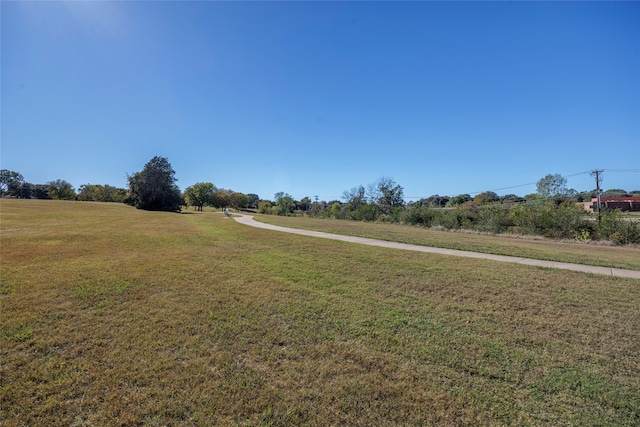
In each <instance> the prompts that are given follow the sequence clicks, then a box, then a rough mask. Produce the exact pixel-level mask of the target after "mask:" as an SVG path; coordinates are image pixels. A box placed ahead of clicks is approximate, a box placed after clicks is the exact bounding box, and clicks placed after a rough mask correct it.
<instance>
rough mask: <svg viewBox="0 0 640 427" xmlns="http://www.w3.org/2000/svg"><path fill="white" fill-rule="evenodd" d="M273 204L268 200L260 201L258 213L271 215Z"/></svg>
mask: <svg viewBox="0 0 640 427" xmlns="http://www.w3.org/2000/svg"><path fill="white" fill-rule="evenodd" d="M272 206H273V205H272V204H271V202H270V201H268V200H260V201H259V202H258V213H261V214H271V213H272V212H271V210H272Z"/></svg>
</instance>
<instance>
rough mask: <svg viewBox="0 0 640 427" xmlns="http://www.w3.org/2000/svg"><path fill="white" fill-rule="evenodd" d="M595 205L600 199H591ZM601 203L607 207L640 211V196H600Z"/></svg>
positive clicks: (626, 210)
mask: <svg viewBox="0 0 640 427" xmlns="http://www.w3.org/2000/svg"><path fill="white" fill-rule="evenodd" d="M591 203H593V206H595V205H596V203H598V199H597V198H596V197H594V198H593V199H591ZM600 205H602V207H603V208H607V209H620V210H621V211H625V212H640V197H600Z"/></svg>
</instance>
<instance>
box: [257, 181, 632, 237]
mask: <svg viewBox="0 0 640 427" xmlns="http://www.w3.org/2000/svg"><path fill="white" fill-rule="evenodd" d="M633 194H638V195H640V191H632V192H626V191H624V190H620V189H613V190H607V191H606V192H604V193H603V195H605V196H607V195H610V196H630V195H633ZM595 195H596V192H595V190H594V191H591V192H584V193H578V192H576V191H575V190H573V189H569V188H567V186H566V179H565V178H564V177H562V176H561V175H559V174H555V175H547V176H545V177H544V178H542V179H541V180H540V181H538V183H537V193H534V194H529V195H526V196H524V197H520V196H517V195H515V194H508V195H505V196H499V195H498V194H496V193H495V192H493V191H487V192H484V193H480V194H478V195H476V196H475V197H471V196H470V195H469V194H460V195H458V196H454V197H448V196H439V195H437V194H436V195H433V196H430V197H427V198H424V199H420V200H418V201H416V202H411V203H405V202H404V200H403V188H402V187H401V186H400V185H398V184H396V183H395V182H394V181H393V180H392V179H390V178H385V177H383V178H380V179H379V180H378V181H377V182H375V183H373V184H369V185H368V186H367V188H366V189H365V187H364V186H362V185H361V186H358V187H354V188H352V189H351V190H347V191H345V192H344V193H343V195H342V199H343V200H342V201H338V200H335V201H332V202H329V203H325V202H322V203H310V204H308V205H307V206H308V207H307V208H306V209H303V208H302V206H304V204H303V203H302V202H303V201H307V200H308V198H305V199H303V200H302V201H300V202H296V201H295V200H293V199H292V198H291V196H289V195H288V194H285V193H277V194H276V195H275V198H276V201H275V205H272V204H271V203H270V202H261V203H260V208H259V210H258V211H259V212H260V213H267V214H275V215H290V214H293V213H294V212H295V210H298V211H299V212H300V211H302V212H306V213H307V214H308V215H309V216H313V217H319V218H335V219H349V220H356V221H383V222H397V223H404V224H411V225H419V226H424V227H439V228H444V229H448V230H456V229H468V230H475V231H480V232H490V233H514V234H531V235H542V236H546V237H553V238H567V239H574V238H577V239H581V240H591V239H594V240H595V239H603V240H611V241H614V242H616V243H640V223H637V222H632V221H625V220H624V219H622V218H621V215H620V213H619V212H615V211H610V212H604V213H603V215H602V217H601V218H600V220H599V221H595V218H594V217H593V216H592V215H591V214H590V213H589V212H586V211H585V210H584V208H583V207H582V206H581V205H578V204H576V202H582V201H591V199H592V197H595Z"/></svg>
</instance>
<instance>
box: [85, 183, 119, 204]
mask: <svg viewBox="0 0 640 427" xmlns="http://www.w3.org/2000/svg"><path fill="white" fill-rule="evenodd" d="M126 194H127V190H125V189H124V188H116V187H112V186H111V185H106V184H105V185H100V184H84V185H81V186H80V188H79V189H78V196H77V198H76V199H77V200H81V201H87V202H122V201H124V199H125V198H126Z"/></svg>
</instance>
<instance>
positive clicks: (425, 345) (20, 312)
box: [0, 200, 640, 425]
mask: <svg viewBox="0 0 640 427" xmlns="http://www.w3.org/2000/svg"><path fill="white" fill-rule="evenodd" d="M31 202H32V201H6V200H2V201H1V202H0V208H1V212H0V213H1V214H2V224H1V233H2V234H1V235H0V236H1V237H2V246H1V260H2V263H1V265H0V268H1V270H0V272H1V273H2V275H1V278H2V294H1V295H2V296H0V298H1V300H0V301H1V303H2V308H3V309H2V313H1V314H0V315H1V318H0V319H1V321H2V323H1V324H2V335H1V338H0V339H1V340H2V341H1V344H2V345H1V346H0V352H1V353H0V356H1V357H2V360H3V363H2V366H0V369H1V372H0V374H1V375H0V381H1V384H0V399H1V400H0V402H1V405H0V407H1V410H2V412H1V413H0V418H1V419H2V420H3V422H4V423H5V424H6V425H21V424H46V425H70V424H74V423H75V424H78V425H81V424H94V425H105V424H109V425H114V424H116V425H128V424H146V425H167V424H169V425H202V424H205V425H339V424H343V425H430V424H431V425H433V424H438V425H460V424H474V425H513V424H520V425H545V424H546V425H558V424H564V425H633V424H634V423H635V421H636V420H637V416H638V414H639V412H640V402H639V397H638V396H640V378H639V374H638V372H640V369H639V368H640V362H639V360H638V356H637V355H638V354H639V353H640V351H639V350H640V348H638V343H639V342H640V336H639V332H638V331H639V330H640V328H639V327H638V326H640V325H639V324H638V322H639V321H638V319H640V316H639V315H640V313H639V311H640V309H639V307H640V304H639V302H640V294H639V289H638V286H637V281H636V280H631V279H620V278H611V277H595V276H585V275H584V274H580V273H572V272H562V271H546V270H540V269H532V268H530V267H526V266H518V265H503V264H500V263H495V262H487V261H483V260H475V259H456V261H455V262H451V260H450V259H448V258H447V257H443V256H439V255H430V254H421V253H415V254H414V253H408V252H404V251H389V250H385V249H383V248H375V247H366V246H357V245H352V244H348V243H343V242H333V241H328V240H327V241H325V240H320V239H308V238H304V237H301V236H295V235H288V234H282V233H273V232H269V231H266V230H259V229H253V228H250V227H246V226H243V225H242V224H237V223H236V222H235V221H233V220H228V219H225V218H224V216H223V215H220V214H209V213H204V214H187V215H184V214H183V215H177V214H162V213H150V212H142V211H137V210H135V209H132V208H129V207H126V206H122V205H102V204H84V203H55V202H52V203H49V202H35V203H34V204H29V203H31ZM103 206H104V208H103ZM5 214H7V215H6V216H5ZM65 218H67V220H65ZM17 229H21V230H24V229H28V230H29V232H28V233H25V234H20V233H19V232H17V231H16V230H17ZM40 240H47V241H49V242H52V243H50V244H48V245H40V244H39V241H40ZM32 254H33V256H32Z"/></svg>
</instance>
